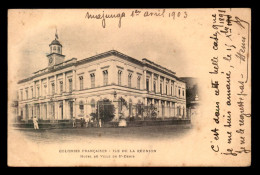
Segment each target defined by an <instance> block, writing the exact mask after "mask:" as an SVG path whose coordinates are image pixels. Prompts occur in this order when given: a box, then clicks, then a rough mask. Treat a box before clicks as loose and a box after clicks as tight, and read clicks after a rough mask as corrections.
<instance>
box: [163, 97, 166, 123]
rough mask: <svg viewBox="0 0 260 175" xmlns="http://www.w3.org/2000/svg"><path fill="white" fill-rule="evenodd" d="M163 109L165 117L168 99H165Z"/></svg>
mask: <svg viewBox="0 0 260 175" xmlns="http://www.w3.org/2000/svg"><path fill="white" fill-rule="evenodd" d="M163 111H164V114H163V119H164V117H165V116H166V101H163Z"/></svg>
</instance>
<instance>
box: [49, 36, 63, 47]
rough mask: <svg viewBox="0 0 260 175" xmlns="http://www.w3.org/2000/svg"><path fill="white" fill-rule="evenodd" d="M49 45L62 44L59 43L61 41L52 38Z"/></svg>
mask: <svg viewBox="0 0 260 175" xmlns="http://www.w3.org/2000/svg"><path fill="white" fill-rule="evenodd" d="M51 45H60V46H62V45H61V43H60V42H59V41H58V40H57V39H56V38H55V40H53V41H52V42H51V44H50V46H51Z"/></svg>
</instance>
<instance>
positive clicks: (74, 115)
mask: <svg viewBox="0 0 260 175" xmlns="http://www.w3.org/2000/svg"><path fill="white" fill-rule="evenodd" d="M73 117H76V99H74V101H73Z"/></svg>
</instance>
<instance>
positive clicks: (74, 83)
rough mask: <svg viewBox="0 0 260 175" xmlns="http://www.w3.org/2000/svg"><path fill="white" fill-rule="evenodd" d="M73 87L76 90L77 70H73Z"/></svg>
mask: <svg viewBox="0 0 260 175" xmlns="http://www.w3.org/2000/svg"><path fill="white" fill-rule="evenodd" d="M72 89H73V90H76V70H73V78H72Z"/></svg>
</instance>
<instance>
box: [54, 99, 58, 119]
mask: <svg viewBox="0 0 260 175" xmlns="http://www.w3.org/2000/svg"><path fill="white" fill-rule="evenodd" d="M57 106H58V102H56V101H55V102H54V116H53V119H55V120H56V119H58V108H57Z"/></svg>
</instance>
